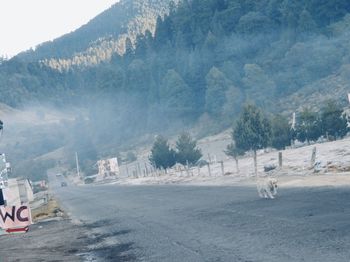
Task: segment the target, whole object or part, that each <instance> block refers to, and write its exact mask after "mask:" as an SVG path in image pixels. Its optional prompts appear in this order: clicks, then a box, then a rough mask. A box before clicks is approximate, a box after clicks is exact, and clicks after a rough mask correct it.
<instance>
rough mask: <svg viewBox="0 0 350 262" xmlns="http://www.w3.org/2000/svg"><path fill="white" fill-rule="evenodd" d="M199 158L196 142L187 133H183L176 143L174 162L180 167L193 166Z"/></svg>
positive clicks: (200, 155) (199, 151) (199, 153)
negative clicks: (180, 165)
mask: <svg viewBox="0 0 350 262" xmlns="http://www.w3.org/2000/svg"><path fill="white" fill-rule="evenodd" d="M201 157H202V153H201V150H200V149H198V148H197V142H196V141H195V140H193V139H192V137H191V135H190V134H189V133H187V132H183V133H182V134H181V135H180V136H179V138H178V140H177V141H176V161H177V162H178V163H180V164H182V165H187V164H189V165H194V164H196V163H197V161H198V160H199V159H200V158H201Z"/></svg>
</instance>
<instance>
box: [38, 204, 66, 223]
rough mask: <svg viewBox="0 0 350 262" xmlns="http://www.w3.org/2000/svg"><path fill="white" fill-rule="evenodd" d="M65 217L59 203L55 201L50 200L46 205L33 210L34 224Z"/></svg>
mask: <svg viewBox="0 0 350 262" xmlns="http://www.w3.org/2000/svg"><path fill="white" fill-rule="evenodd" d="M63 216H64V212H63V211H62V210H61V208H60V206H59V204H58V202H57V201H56V200H55V199H50V200H49V202H48V203H47V204H46V205H43V206H41V207H39V208H36V209H33V210H32V219H33V221H34V222H38V221H40V220H43V219H48V218H54V217H63Z"/></svg>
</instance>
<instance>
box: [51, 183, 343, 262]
mask: <svg viewBox="0 0 350 262" xmlns="http://www.w3.org/2000/svg"><path fill="white" fill-rule="evenodd" d="M53 188H54V192H55V194H56V195H57V196H58V198H59V200H60V202H61V203H62V205H63V208H65V209H66V211H68V212H69V214H70V215H71V216H72V218H73V219H75V220H79V221H82V222H83V223H87V224H89V225H91V234H92V236H94V235H96V236H99V238H100V239H99V242H98V244H96V245H99V247H98V248H97V249H96V250H99V251H100V252H99V253H95V254H94V256H95V257H94V259H97V257H96V256H99V257H100V259H97V261H181V262H183V261H191V262H192V261H194V262H195V261H201V262H202V261H250V262H258V261H276V262H281V261H327V262H329V261H332V262H336V261H342V262H343V261H350V188H330V187H323V188H303V189H302V188H300V189H282V190H281V192H280V195H279V197H278V198H277V199H275V200H263V199H259V198H258V197H257V193H256V189H255V188H250V187H238V186H237V187H192V186H123V187H120V186H113V185H105V186H79V187H78V186H74V185H69V186H68V187H60V186H59V185H58V183H56V184H55V183H54V187H53ZM101 238H103V241H101ZM121 251H122V252H123V254H124V256H120V252H121ZM87 260H88V259H87Z"/></svg>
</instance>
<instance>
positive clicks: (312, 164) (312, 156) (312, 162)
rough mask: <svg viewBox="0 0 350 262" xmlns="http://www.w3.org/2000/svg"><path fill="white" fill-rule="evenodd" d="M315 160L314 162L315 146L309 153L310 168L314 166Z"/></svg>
mask: <svg viewBox="0 0 350 262" xmlns="http://www.w3.org/2000/svg"><path fill="white" fill-rule="evenodd" d="M315 162H316V147H314V148H313V149H312V155H311V163H310V164H311V168H313V167H314V166H315Z"/></svg>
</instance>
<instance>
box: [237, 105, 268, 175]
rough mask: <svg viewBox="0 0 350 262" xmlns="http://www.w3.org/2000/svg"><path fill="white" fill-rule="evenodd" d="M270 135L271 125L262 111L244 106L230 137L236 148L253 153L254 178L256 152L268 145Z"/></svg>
mask: <svg viewBox="0 0 350 262" xmlns="http://www.w3.org/2000/svg"><path fill="white" fill-rule="evenodd" d="M271 133H272V132H271V123H270V121H269V119H268V118H266V117H265V116H264V114H263V113H262V111H261V110H260V109H259V108H258V107H256V106H254V105H246V106H245V107H244V109H243V111H242V113H241V115H240V117H239V119H238V121H237V122H236V126H235V128H234V130H233V134H232V137H233V139H234V141H235V143H236V146H237V147H238V148H240V149H242V150H245V151H248V150H252V151H253V153H254V170H255V175H256V176H257V174H258V169H257V155H256V151H257V150H258V149H263V148H266V147H267V146H268V145H269V144H270V141H271Z"/></svg>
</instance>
